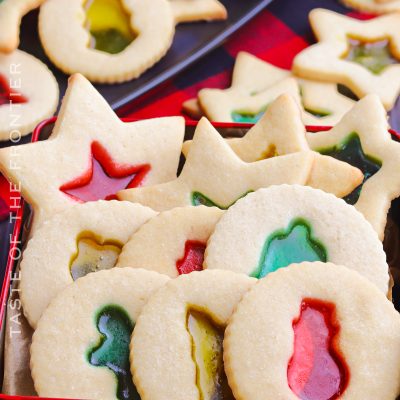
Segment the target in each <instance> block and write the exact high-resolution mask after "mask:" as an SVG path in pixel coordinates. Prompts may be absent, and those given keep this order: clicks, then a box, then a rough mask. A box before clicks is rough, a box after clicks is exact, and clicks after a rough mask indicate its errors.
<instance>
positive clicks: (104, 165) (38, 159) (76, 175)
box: [0, 74, 184, 229]
mask: <svg viewBox="0 0 400 400" xmlns="http://www.w3.org/2000/svg"><path fill="white" fill-rule="evenodd" d="M183 135H184V120H183V118H180V117H172V118H156V119H152V120H146V121H140V122H132V123H124V122H122V121H121V120H120V119H119V118H118V117H117V115H116V114H115V113H114V112H113V111H112V110H111V108H110V107H109V105H108V104H107V102H106V101H105V100H104V99H103V98H102V97H101V95H100V94H99V93H98V92H97V91H96V90H95V89H94V88H93V86H92V85H91V84H90V83H89V81H88V80H86V79H85V78H84V77H83V76H82V75H79V74H76V75H73V76H72V77H71V78H70V84H69V87H68V90H67V93H66V95H65V97H64V100H63V103H62V107H61V111H60V114H59V117H58V120H57V122H56V125H55V128H54V130H53V133H52V135H51V137H50V140H46V141H43V142H37V143H29V144H25V145H22V146H18V148H17V149H15V148H13V147H8V148H4V149H1V150H0V170H1V171H2V172H3V173H4V175H5V176H7V178H8V179H9V180H11V181H12V182H14V183H18V184H20V185H21V191H22V195H23V197H24V198H25V199H26V200H27V201H28V202H29V204H30V205H31V206H33V209H34V229H35V228H36V227H37V226H39V225H40V223H41V222H42V221H43V220H45V219H46V218H50V217H51V216H53V215H54V214H55V213H57V212H60V211H63V210H65V209H66V208H68V207H71V206H72V205H74V204H76V203H77V202H85V201H94V200H100V199H108V198H110V197H112V196H113V195H114V194H115V193H116V192H117V191H118V190H120V189H123V188H126V187H132V186H138V185H153V184H155V183H159V182H165V181H169V180H171V179H174V177H176V171H177V168H178V163H179V158H180V153H181V147H182V139H183ZM10 163H11V164H10ZM12 165H17V167H18V169H16V168H13V167H12ZM32 165H34V166H35V168H32Z"/></svg>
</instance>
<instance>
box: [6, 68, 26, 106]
mask: <svg viewBox="0 0 400 400" xmlns="http://www.w3.org/2000/svg"><path fill="white" fill-rule="evenodd" d="M27 102H28V99H27V98H26V97H25V96H24V95H22V94H21V93H18V92H17V91H15V89H11V88H10V86H9V84H8V82H7V78H6V77H5V76H4V75H1V74H0V106H2V105H5V104H10V103H14V104H21V103H27Z"/></svg>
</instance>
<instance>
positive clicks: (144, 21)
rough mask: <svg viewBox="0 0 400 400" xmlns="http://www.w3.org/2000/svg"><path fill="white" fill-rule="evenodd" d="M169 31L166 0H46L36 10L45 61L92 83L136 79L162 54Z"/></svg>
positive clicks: (171, 33) (169, 38)
mask: <svg viewBox="0 0 400 400" xmlns="http://www.w3.org/2000/svg"><path fill="white" fill-rule="evenodd" d="M174 33H175V19H174V15H173V13H172V10H171V6H170V4H169V2H168V0H154V1H151V2H148V1H146V0H92V1H89V2H86V3H85V4H83V2H82V1H81V0H50V1H46V3H45V4H43V6H42V7H41V10H40V15H39V34H40V39H41V42H42V45H43V47H44V49H45V51H46V54H47V55H48V57H49V58H50V60H51V61H52V62H53V63H54V64H55V65H57V67H58V68H60V69H61V70H62V71H63V72H65V73H67V74H73V73H76V72H79V73H82V74H83V75H85V76H86V77H88V78H89V79H90V80H91V81H93V82H101V83H115V82H123V81H127V80H130V79H133V78H137V77H138V76H140V75H141V74H142V73H143V72H144V71H146V70H147V69H148V68H150V67H151V66H152V65H153V64H155V63H156V62H157V61H159V60H160V59H161V58H162V57H163V56H164V55H165V53H166V52H167V50H168V49H169V47H170V45H171V43H172V39H173V36H174Z"/></svg>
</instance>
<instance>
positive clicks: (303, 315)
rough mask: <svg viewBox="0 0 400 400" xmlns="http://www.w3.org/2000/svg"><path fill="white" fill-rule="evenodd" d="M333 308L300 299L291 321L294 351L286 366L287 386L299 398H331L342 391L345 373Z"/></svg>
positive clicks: (346, 372)
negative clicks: (295, 313)
mask: <svg viewBox="0 0 400 400" xmlns="http://www.w3.org/2000/svg"><path fill="white" fill-rule="evenodd" d="M335 314H336V307H335V305H334V304H332V303H328V302H324V301H321V300H316V299H304V300H303V301H302V303H301V307H300V316H299V317H298V318H297V319H295V320H294V321H293V331H294V351H293V356H292V358H291V359H290V361H289V365H288V369H287V379H288V384H289V387H290V388H291V389H292V391H293V393H294V394H295V395H296V396H297V397H298V398H299V399H301V400H334V399H338V398H339V397H340V396H341V395H342V394H343V392H344V391H345V390H346V386H347V384H348V378H349V372H348V367H347V364H346V362H345V360H344V357H343V356H342V354H341V353H340V349H338V346H337V335H338V334H339V332H340V325H339V323H338V321H336V315H335Z"/></svg>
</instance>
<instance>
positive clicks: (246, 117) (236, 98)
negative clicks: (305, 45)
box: [183, 52, 354, 126]
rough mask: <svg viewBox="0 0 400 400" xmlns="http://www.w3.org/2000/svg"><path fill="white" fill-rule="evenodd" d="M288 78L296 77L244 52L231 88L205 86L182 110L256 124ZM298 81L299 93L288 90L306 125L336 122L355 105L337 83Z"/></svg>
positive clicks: (239, 60)
mask: <svg viewBox="0 0 400 400" xmlns="http://www.w3.org/2000/svg"><path fill="white" fill-rule="evenodd" d="M289 78H291V79H294V78H296V77H294V76H293V75H292V74H291V72H290V71H288V70H285V69H282V68H278V67H276V66H274V65H272V64H270V63H268V62H266V61H263V60H261V59H259V58H257V57H255V56H253V55H251V54H249V53H246V52H241V53H239V54H238V56H237V59H236V62H235V66H234V70H233V76H232V85H231V87H230V88H229V89H225V90H218V89H203V90H201V91H200V93H199V101H198V102H197V103H196V102H195V100H193V99H190V100H188V101H186V102H185V103H184V104H183V109H184V111H185V112H187V113H188V114H189V115H190V116H192V117H193V118H196V119H197V118H198V117H199V115H201V114H202V111H204V112H205V114H206V115H207V117H209V118H210V119H211V120H214V121H221V122H222V121H223V122H250V123H255V122H257V120H258V119H259V118H260V117H261V116H262V114H263V113H264V111H265V109H266V107H267V106H268V103H267V102H266V101H265V99H266V98H270V97H271V96H273V95H274V94H275V96H276V93H280V94H281V93H284V91H282V89H285V85H283V82H286V81H287V80H288V79H289ZM296 81H297V84H298V87H297V88H296V92H294V90H293V88H291V89H290V90H287V92H290V93H291V94H292V95H293V96H294V97H296V98H297V99H298V102H299V104H302V107H303V109H304V110H303V121H304V123H305V124H307V125H318V126H321V125H326V126H331V125H335V124H336V123H337V122H339V120H340V118H341V117H342V116H343V115H344V114H345V113H346V112H347V111H348V110H349V109H350V108H351V107H352V106H353V105H354V101H353V100H351V99H349V98H348V97H346V96H344V95H342V94H341V93H339V92H338V89H337V85H336V84H333V83H326V82H316V81H312V80H306V79H297V78H296ZM299 92H300V96H299ZM238 111H239V112H238Z"/></svg>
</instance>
